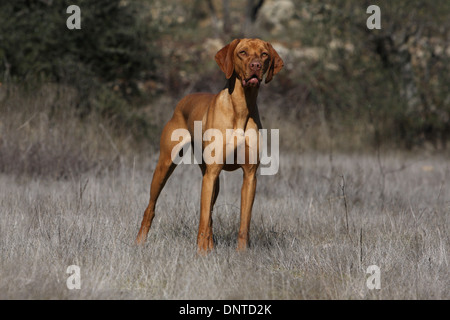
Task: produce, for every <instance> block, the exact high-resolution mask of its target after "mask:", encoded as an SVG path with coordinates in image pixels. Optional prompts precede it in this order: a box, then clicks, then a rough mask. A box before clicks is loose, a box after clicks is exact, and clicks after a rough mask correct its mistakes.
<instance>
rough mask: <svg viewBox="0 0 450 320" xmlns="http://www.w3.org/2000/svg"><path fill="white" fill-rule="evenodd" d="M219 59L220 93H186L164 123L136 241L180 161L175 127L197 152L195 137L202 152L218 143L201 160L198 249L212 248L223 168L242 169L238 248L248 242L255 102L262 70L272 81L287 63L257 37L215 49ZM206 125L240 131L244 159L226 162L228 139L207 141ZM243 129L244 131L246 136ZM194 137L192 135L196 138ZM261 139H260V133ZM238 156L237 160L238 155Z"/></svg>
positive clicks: (256, 120)
mask: <svg viewBox="0 0 450 320" xmlns="http://www.w3.org/2000/svg"><path fill="white" fill-rule="evenodd" d="M215 59H216V62H217V64H218V65H219V66H220V68H221V69H222V71H223V72H224V73H225V75H226V78H227V79H228V81H227V85H226V87H225V89H223V90H222V91H220V92H219V93H218V94H211V93H196V94H190V95H188V96H186V97H184V98H183V99H182V100H181V101H180V102H179V103H178V105H177V106H176V108H175V111H174V114H173V116H172V118H171V119H170V120H169V122H168V123H167V124H166V126H165V127H164V129H163V132H162V135H161V141H160V155H159V160H158V164H157V165H156V168H155V172H154V174H153V180H152V183H151V188H150V202H149V204H148V207H147V209H146V210H145V213H144V217H143V219H142V224H141V228H140V230H139V233H138V235H137V238H136V243H137V244H142V243H144V242H145V240H146V238H147V234H148V232H149V230H150V226H151V224H152V220H153V217H154V215H155V205H156V200H157V199H158V196H159V194H160V192H161V190H162V188H163V187H164V185H165V183H166V182H167V179H168V178H169V177H170V175H171V173H172V172H173V170H174V169H175V167H176V165H177V164H176V163H175V161H174V157H173V155H174V154H178V153H179V151H180V148H179V141H178V140H176V139H175V141H174V139H173V133H174V132H175V131H176V130H177V129H178V130H180V129H183V130H184V131H185V132H187V135H190V137H184V138H186V141H189V142H190V143H191V144H192V145H194V154H195V153H196V152H197V151H196V150H195V145H196V144H195V143H194V142H198V145H200V146H201V149H202V151H205V148H207V147H208V146H209V147H211V146H210V144H212V143H215V145H216V148H215V149H214V155H213V157H214V159H215V160H216V161H211V159H205V157H204V156H203V157H202V158H203V159H198V160H200V161H198V162H200V163H199V166H200V169H201V171H202V174H203V181H202V190H201V209H200V225H199V230H198V236H197V245H198V250H199V252H207V251H208V250H211V249H212V248H213V234H212V219H211V212H212V209H213V206H214V203H215V201H216V199H217V195H218V194H219V174H220V171H221V170H222V169H224V170H226V171H233V170H236V169H237V168H239V167H240V168H242V170H243V173H244V179H243V184H242V191H241V221H240V228H239V234H238V245H237V249H238V250H243V249H245V248H246V247H247V245H248V238H249V236H248V234H249V227H250V218H251V211H252V206H253V200H254V197H255V189H256V169H257V168H258V165H259V150H258V152H257V155H258V156H257V161H250V159H249V154H250V151H251V149H252V148H253V147H255V148H256V149H258V148H259V143H256V144H254V145H251V144H250V143H249V139H248V136H247V134H246V133H247V132H248V131H249V130H254V131H258V130H259V129H261V122H260V119H259V114H258V108H257V105H256V98H257V96H258V90H259V86H260V83H261V81H262V80H263V75H264V74H266V78H265V82H266V83H268V82H270V81H271V80H272V78H273V76H274V75H275V74H277V73H278V72H279V71H280V70H281V68H282V67H283V60H282V59H281V58H280V57H279V55H278V53H277V52H276V51H275V50H274V49H273V47H272V45H271V44H270V43H268V42H265V41H262V40H259V39H235V40H233V41H232V42H231V43H230V44H228V45H227V46H225V47H224V48H223V49H221V50H220V51H219V52H217V54H216V57H215ZM196 121H198V122H197V124H201V133H200V135H201V136H200V137H197V136H195V133H197V135H198V134H199V132H198V130H195V122H196ZM208 129H215V131H214V132H216V133H221V134H222V136H223V137H225V136H226V135H227V129H228V130H230V129H232V130H234V132H241V133H240V134H238V135H237V136H234V137H233V141H232V145H233V147H232V149H233V150H235V149H236V148H237V144H239V139H242V140H241V142H245V161H234V162H232V163H230V162H229V161H227V160H228V158H227V154H229V150H228V149H227V148H228V147H227V146H226V145H227V144H228V146H229V143H228V141H227V143H225V142H220V141H221V140H218V139H217V138H216V139H215V140H214V141H204V140H208V139H205V137H204V134H205V131H207V130H208ZM183 130H182V131H183ZM242 132H245V136H244V135H243V133H242ZM192 137H194V138H193V139H192ZM234 138H236V140H237V141H236V140H234ZM257 139H258V140H259V137H258V138H257ZM223 141H225V139H224V140H223ZM235 141H236V142H235ZM217 143H222V145H223V148H217ZM222 145H221V146H222ZM252 146H253V147H252ZM233 150H232V151H233ZM253 151H254V150H253ZM212 154H213V153H211V155H212ZM217 159H219V161H217ZM234 159H235V160H236V158H234ZM202 160H203V161H202Z"/></svg>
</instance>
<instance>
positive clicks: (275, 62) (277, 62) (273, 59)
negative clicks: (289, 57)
mask: <svg viewBox="0 0 450 320" xmlns="http://www.w3.org/2000/svg"><path fill="white" fill-rule="evenodd" d="M267 44H268V45H269V56H270V64H269V70H268V71H267V76H266V81H265V82H266V83H268V82H270V81H271V80H272V78H273V76H274V75H276V74H277V73H278V72H279V71H280V70H281V68H283V66H284V62H283V60H282V59H281V58H280V56H279V55H278V53H277V52H276V51H275V49H274V48H273V47H272V45H271V44H270V43H268V42H267Z"/></svg>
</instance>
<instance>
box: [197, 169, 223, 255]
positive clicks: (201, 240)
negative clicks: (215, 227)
mask: <svg viewBox="0 0 450 320" xmlns="http://www.w3.org/2000/svg"><path fill="white" fill-rule="evenodd" d="M222 167H223V165H219V164H214V165H209V166H207V168H206V170H205V173H204V174H203V181H202V193H201V199H200V201H201V206H200V224H199V228H198V236H197V246H198V251H199V253H201V254H204V253H207V252H208V251H210V250H212V249H213V248H214V242H213V232H212V217H211V214H212V210H213V205H214V200H215V198H217V192H218V190H216V189H217V188H218V183H217V179H219V174H220V171H221V170H222Z"/></svg>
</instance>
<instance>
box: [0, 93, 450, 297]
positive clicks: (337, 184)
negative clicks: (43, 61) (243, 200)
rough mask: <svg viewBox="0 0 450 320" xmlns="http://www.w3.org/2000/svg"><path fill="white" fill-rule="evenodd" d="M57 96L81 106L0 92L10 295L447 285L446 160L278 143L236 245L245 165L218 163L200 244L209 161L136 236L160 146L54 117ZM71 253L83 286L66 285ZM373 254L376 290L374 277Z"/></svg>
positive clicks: (0, 248) (345, 292) (0, 186)
mask: <svg viewBox="0 0 450 320" xmlns="http://www.w3.org/2000/svg"><path fill="white" fill-rule="evenodd" d="M5 101H6V102H5ZM55 101H57V102H58V103H59V104H64V103H71V100H70V99H68V100H67V101H66V102H64V101H63V100H61V98H55V99H53V98H51V95H50V94H45V92H44V94H42V96H41V97H34V98H33V97H31V98H30V97H17V96H13V97H11V98H9V99H8V100H4V101H3V102H2V103H0V107H1V108H2V109H1V111H2V119H1V123H0V169H1V170H0V172H1V173H0V190H1V192H0V210H1V212H0V257H1V259H0V299H17V298H20V299H118V298H129V299H449V298H450V292H449V290H450V289H449V288H450V283H449V279H450V275H449V270H450V268H449V259H450V257H449V250H450V239H449V233H448V231H449V230H448V226H449V222H450V221H449V219H450V185H449V181H450V167H449V162H448V158H444V157H443V156H439V155H420V156H417V155H416V156H414V155H407V154H393V153H390V154H387V153H386V154H383V153H382V154H381V156H380V157H377V156H371V155H361V154H360V155H350V154H348V155H344V154H335V155H333V156H332V157H330V155H328V154H313V153H301V154H300V153H286V152H284V151H283V150H281V155H280V158H281V163H280V171H279V172H278V174H276V175H274V176H261V177H260V178H259V180H258V187H257V194H256V201H255V205H254V209H253V219H252V225H251V242H252V245H251V247H250V249H249V250H248V251H247V252H245V253H242V254H239V253H237V252H236V250H235V247H236V238H237V230H238V223H239V203H240V186H241V183H242V176H241V173H240V172H234V173H222V174H221V176H220V179H221V193H220V195H219V198H218V200H217V204H216V207H215V210H214V214H213V219H214V232H215V241H216V248H215V250H214V251H213V252H212V253H211V254H209V255H208V256H206V257H199V256H197V254H196V245H195V242H196V235H197V226H198V216H199V202H200V201H199V199H200V184H201V175H200V172H199V169H198V168H197V167H195V166H189V165H185V166H184V167H183V168H177V170H176V171H175V172H174V174H173V176H172V177H171V179H170V180H169V182H168V184H167V185H166V188H165V189H164V191H163V193H162V194H161V197H160V200H159V202H158V205H157V216H156V218H155V220H154V224H153V226H152V229H151V231H150V234H149V239H148V241H147V243H146V244H145V246H144V247H135V246H133V241H134V238H135V236H136V234H137V231H138V227H139V223H140V220H141V218H142V214H143V211H144V209H145V207H146V204H147V201H148V191H149V184H150V179H151V175H152V172H153V168H154V166H155V163H156V159H157V154H155V153H153V154H151V152H150V151H149V150H146V152H139V153H137V154H135V153H134V151H133V149H132V148H131V147H130V146H129V137H128V136H126V135H124V136H122V137H119V138H117V137H115V136H112V135H110V134H109V130H108V127H107V126H106V125H104V126H101V125H100V124H99V123H98V122H95V121H94V120H95V119H94V120H88V121H85V122H80V121H79V120H77V119H76V118H75V117H73V116H71V115H70V114H66V113H62V114H60V115H58V114H57V115H56V116H49V115H51V110H53V109H52V108H53V106H54V105H55ZM15 107H16V108H15ZM61 120H64V121H61ZM282 134H283V133H282V132H280V139H283V136H282ZM33 148H34V149H35V153H34V154H35V156H34V157H33V153H31V151H30V150H32V149H33ZM72 264H75V265H78V266H80V268H81V289H80V290H69V289H68V288H67V286H66V280H67V278H68V277H69V274H67V273H66V269H67V267H68V266H69V265H72ZM374 264H375V265H377V266H379V267H380V269H381V289H380V290H369V289H368V288H367V287H366V279H367V277H368V276H369V275H368V274H366V270H367V267H368V266H370V265H374Z"/></svg>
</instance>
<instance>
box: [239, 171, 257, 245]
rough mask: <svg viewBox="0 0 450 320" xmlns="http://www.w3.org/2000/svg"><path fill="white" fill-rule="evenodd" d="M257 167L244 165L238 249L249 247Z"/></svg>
mask: <svg viewBox="0 0 450 320" xmlns="http://www.w3.org/2000/svg"><path fill="white" fill-rule="evenodd" d="M256 168H257V166H256V165H251V166H243V167H242V169H243V171H244V179H243V182H242V190H241V224H240V227H239V234H238V245H237V250H238V251H243V250H245V249H247V246H248V243H249V230H250V219H251V216H252V207H253V200H254V199H255V191H256Z"/></svg>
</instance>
